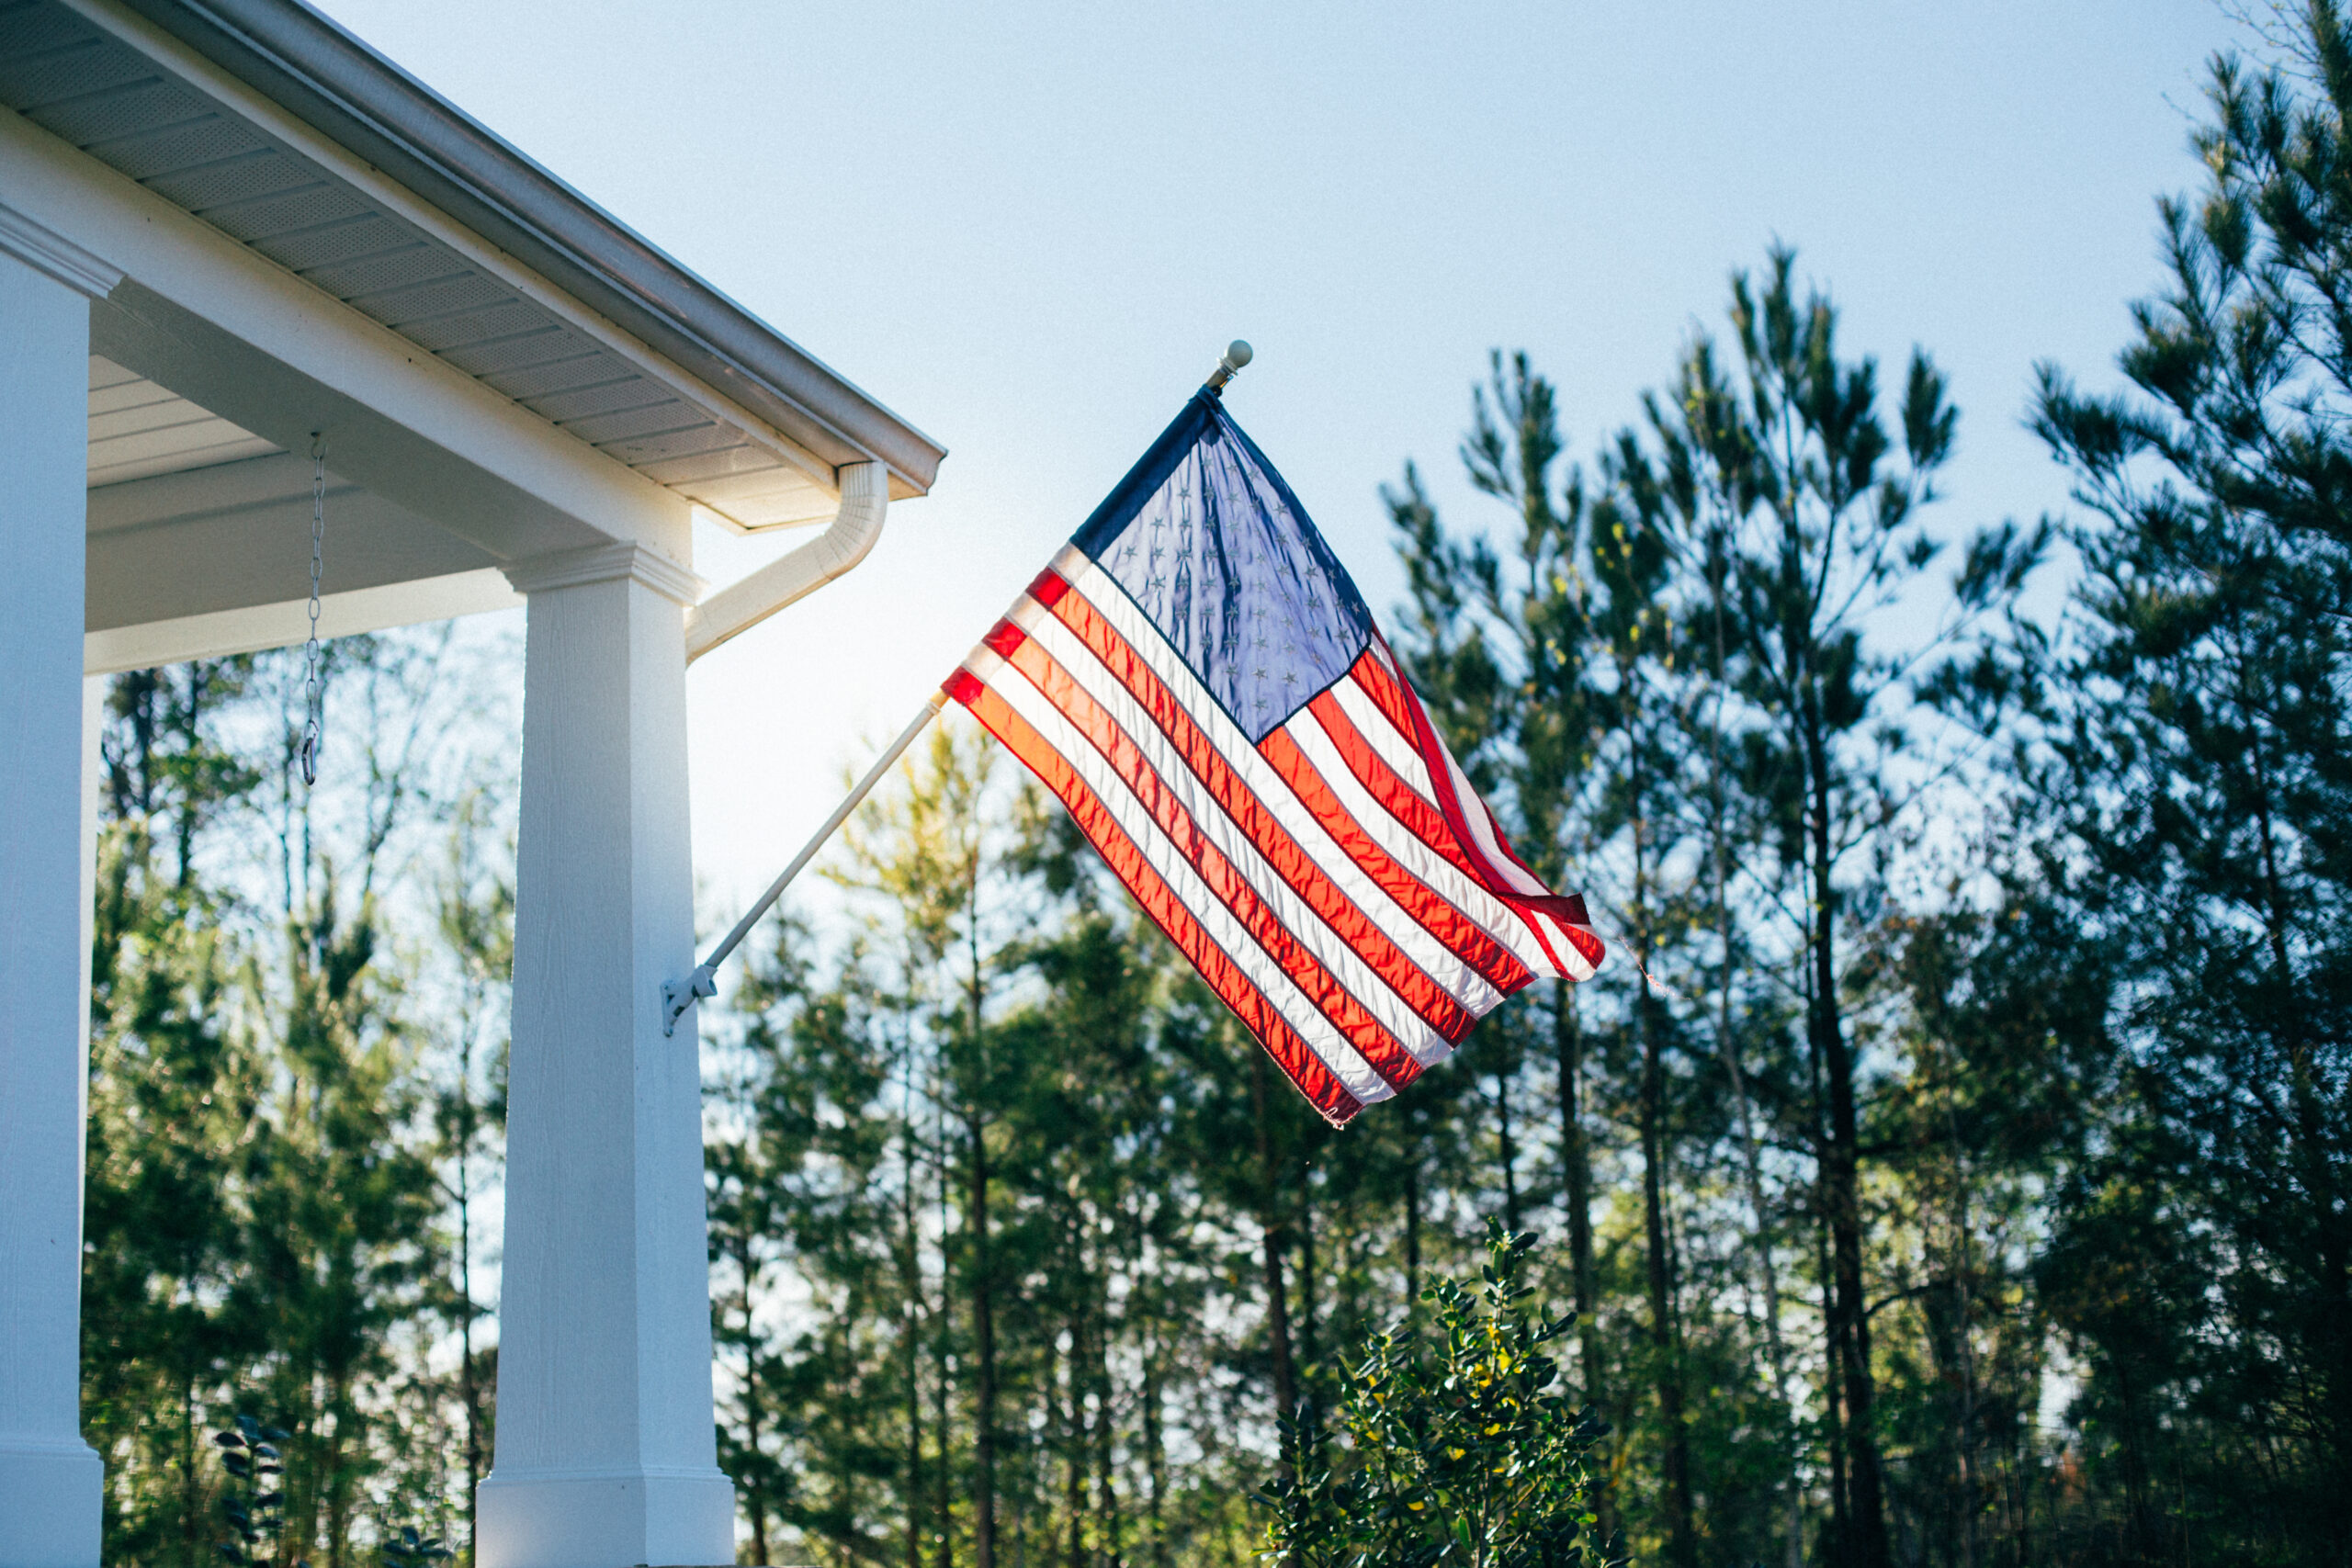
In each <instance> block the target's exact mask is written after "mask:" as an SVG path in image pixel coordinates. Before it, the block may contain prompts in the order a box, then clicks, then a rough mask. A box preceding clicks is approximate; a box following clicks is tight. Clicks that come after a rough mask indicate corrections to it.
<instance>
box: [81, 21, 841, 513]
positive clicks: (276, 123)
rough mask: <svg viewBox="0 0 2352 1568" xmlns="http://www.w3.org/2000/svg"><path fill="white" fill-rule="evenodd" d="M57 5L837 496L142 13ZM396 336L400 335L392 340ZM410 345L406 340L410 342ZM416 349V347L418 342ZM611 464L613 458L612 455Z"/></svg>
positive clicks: (677, 371) (513, 262)
mask: <svg viewBox="0 0 2352 1568" xmlns="http://www.w3.org/2000/svg"><path fill="white" fill-rule="evenodd" d="M59 3H60V4H62V5H63V6H66V7H67V8H69V9H71V10H72V11H74V14H75V15H77V16H79V17H82V18H83V19H84V20H85V21H86V22H88V23H90V24H91V25H92V26H94V27H96V28H101V29H103V30H104V31H105V32H106V33H107V35H108V36H109V37H111V38H114V39H118V40H119V41H120V42H122V43H124V44H127V45H128V46H130V48H132V49H135V50H137V51H139V52H140V53H141V54H143V55H145V56H147V57H148V58H149V59H151V60H153V61H154V62H156V64H157V65H158V66H160V67H161V68H163V69H164V70H165V71H167V72H169V73H171V74H173V75H174V76H175V77H177V78H179V79H180V80H182V81H184V82H185V83H187V85H189V86H191V87H194V88H195V89H196V90H198V92H201V93H203V94H204V95H205V96H208V97H210V98H211V99H212V100H213V101H214V102H216V103H218V104H220V106H221V107H222V108H224V109H226V110H227V111H228V112H229V113H231V114H233V115H235V116H237V117H239V118H243V119H246V120H249V121H251V122H252V123H253V124H254V125H255V126H257V127H259V128H260V129H261V130H263V131H265V132H266V133H267V134H268V135H270V136H272V137H275V138H276V139H277V140H278V141H282V142H284V143H285V144H286V146H287V147H288V148H289V149H290V150H291V151H293V152H297V153H299V154H300V155H301V156H302V157H304V158H307V159H309V160H310V161H311V162H312V163H314V164H319V165H320V166H321V167H322V168H323V169H325V170H326V171H327V172H328V173H329V174H330V175H333V176H334V177H335V178H336V179H339V180H342V181H343V182H344V183H345V184H346V185H348V186H351V187H352V188H353V189H354V190H356V191H357V192H359V193H360V195H362V196H363V197H367V198H368V200H369V201H371V202H374V203H377V204H378V205H379V206H380V207H382V208H383V209H384V210H386V211H387V212H389V213H390V214H391V215H392V216H394V217H396V218H399V219H400V220H402V221H403V222H406V223H409V224H412V225H413V226H414V227H416V228H418V229H420V230H422V231H424V233H426V234H427V235H428V236H430V237H431V238H432V239H433V240H434V241H435V242H436V243H440V244H444V245H447V246H448V247H449V248H450V249H451V250H453V251H455V252H457V253H458V255H460V256H462V257H463V258H464V259H465V260H466V262H467V263H468V264H469V265H473V266H477V267H480V268H481V270H482V271H484V272H486V273H488V274H490V275H491V276H493V277H496V278H497V279H499V280H500V281H501V282H502V283H504V284H506V285H508V286H509V287H511V288H514V289H515V291H516V292H517V293H520V294H521V295H523V296H524V297H525V298H526V299H529V300H530V301H531V302H532V303H534V304H536V305H538V306H539V307H541V308H542V309H544V310H548V311H549V312H550V313H552V314H553V315H555V316H556V317H557V318H558V319H559V320H560V321H562V322H563V323H564V324H565V325H566V326H569V327H571V328H572V329H573V330H574V331H576V332H578V333H581V334H582V335H583V336H585V337H587V338H589V339H591V340H592V341H594V342H595V343H596V344H599V345H600V346H602V347H605V348H607V349H610V350H612V351H613V352H614V353H616V354H618V355H621V356H622V357H623V358H625V359H627V360H628V361H629V362H630V363H631V364H633V365H635V366H637V367H639V369H641V370H642V371H644V372H645V373H646V374H647V375H649V376H651V377H652V378H655V379H656V380H658V381H659V382H661V383H662V385H663V386H665V387H667V388H669V389H671V390H673V391H674V392H675V393H677V394H678V396H680V397H681V398H684V399H685V400H687V401H688V402H690V403H692V404H693V405H694V406H695V408H697V409H699V410H701V411H702V412H704V413H706V414H707V415H708V416H709V417H710V418H712V419H715V420H717V421H718V422H719V423H722V424H726V425H729V426H730V427H732V428H734V429H737V430H741V431H742V432H743V434H745V435H747V436H748V437H750V438H751V439H752V441H753V442H755V443H757V444H758V445H759V446H763V447H764V448H765V449H767V450H768V451H770V452H772V453H774V454H775V456H776V457H779V458H781V459H782V460H783V461H785V462H786V463H788V464H790V465H791V466H792V467H793V468H795V469H797V471H799V472H801V473H803V474H806V475H808V476H809V479H812V480H814V481H815V482H816V483H817V484H818V485H820V487H822V488H823V489H824V490H826V491H836V490H837V488H838V487H837V482H836V480H835V479H834V474H833V466H834V465H833V463H832V462H831V461H828V460H827V459H825V458H823V457H820V456H819V455H818V454H817V453H815V452H812V451H811V450H809V448H808V447H807V446H803V445H802V444H801V443H799V442H797V441H796V440H794V439H792V438H791V437H790V436H789V435H787V434H784V433H783V432H781V431H779V430H777V429H776V427H775V423H773V422H772V421H770V420H768V419H765V418H763V417H761V416H760V415H759V414H757V413H755V412H753V411H752V410H749V409H746V408H743V407H741V406H740V405H739V404H737V403H736V402H735V401H734V400H732V399H730V398H728V397H726V396H725V395H724V394H722V393H720V392H718V390H716V389H713V388H712V387H710V386H709V385H708V384H707V382H705V381H704V380H703V379H702V378H700V377H697V376H695V375H693V374H692V373H690V372H688V371H687V370H686V369H685V368H684V367H681V366H679V365H677V364H676V363H674V362H673V360H672V359H671V358H670V357H669V356H668V355H664V354H662V353H659V352H657V351H656V350H655V349H653V348H652V347H651V346H650V345H649V344H646V343H644V342H642V341H640V340H639V338H637V337H636V336H634V335H633V334H631V333H628V332H626V331H624V330H623V329H622V328H620V327H618V326H616V324H615V323H613V322H612V321H607V320H606V319H605V317H603V316H602V315H600V314H598V313H597V312H596V311H594V310H590V309H588V308H586V307H585V306H584V305H583V304H582V301H581V299H579V298H578V297H577V296H576V295H575V294H573V293H571V292H569V291H567V290H565V289H563V288H559V287H558V286H556V285H555V284H553V283H551V282H549V281H548V279H547V278H545V277H542V276H539V275H538V274H537V272H536V271H534V270H533V269H532V268H531V267H529V266H527V265H525V264H524V263H523V262H521V261H520V260H518V259H517V258H516V257H515V256H514V255H512V254H508V253H507V252H506V251H504V250H502V249H500V248H499V247H498V246H497V245H495V244H492V243H487V242H485V240H484V239H483V238H482V237H481V235H480V234H479V233H477V232H475V231H473V230H472V229H470V228H469V227H467V226H466V225H465V224H463V223H460V222H458V221H456V220H453V219H452V218H451V217H450V215H449V214H448V213H447V212H446V211H444V210H443V209H441V208H440V207H438V206H435V204H434V203H433V202H431V201H429V200H426V199H424V198H423V197H420V196H418V195H417V194H416V193H415V192H413V191H412V190H411V189H409V188H408V187H407V186H404V185H402V184H401V182H400V181H398V180H395V179H393V178H391V177H390V176H389V175H386V174H385V173H384V172H383V171H381V170H380V169H379V168H377V167H376V166H375V165H374V164H372V163H370V162H368V161H367V160H366V159H363V158H360V157H356V156H355V155H354V154H353V152H352V151H351V150H350V149H349V148H347V147H346V146H345V145H344V144H343V143H342V142H340V141H336V140H334V138H333V137H332V136H329V135H326V134H323V133H322V132H321V131H320V130H318V129H317V128H316V127H314V126H312V125H311V123H310V122H309V121H308V120H306V119H304V118H300V117H299V116H297V115H296V114H294V113H293V112H291V111H290V110H288V108H287V107H284V106H283V105H281V104H279V103H278V102H277V101H276V100H275V99H274V98H272V97H271V96H269V95H268V94H267V93H266V92H263V91H261V90H259V89H257V88H255V87H254V86H253V85H249V84H248V83H246V82H244V81H243V80H241V79H239V78H238V77H237V76H235V75H234V74H232V73H230V72H228V71H226V70H224V69H223V68H222V67H220V65H218V64H216V63H215V62H213V61H212V60H210V59H209V58H208V57H207V56H205V55H204V54H202V53H201V52H199V51H197V50H196V49H194V48H192V47H190V46H189V45H188V44H187V43H186V42H184V41H182V40H181V39H179V38H177V37H176V36H175V35H174V34H172V33H171V32H169V31H167V30H165V29H164V28H159V27H157V26H156V25H155V24H153V22H150V21H149V20H147V19H146V18H145V17H141V16H137V15H132V14H130V13H129V12H127V11H126V10H125V9H124V8H123V7H122V6H119V5H117V4H110V3H109V0H59ZM395 335H397V334H395ZM402 341H403V342H405V341H406V340H405V339H403V340H402ZM411 346H412V347H413V345H411ZM606 460H607V461H610V459H606Z"/></svg>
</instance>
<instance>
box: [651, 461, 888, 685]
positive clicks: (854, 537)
mask: <svg viewBox="0 0 2352 1568" xmlns="http://www.w3.org/2000/svg"><path fill="white" fill-rule="evenodd" d="M840 479H841V489H842V505H841V510H840V511H839V512H837V513H834V514H833V520H832V522H831V524H829V525H826V528H825V531H824V532H823V533H822V534H820V535H818V536H817V537H815V538H813V539H811V540H809V542H808V543H807V544H805V545H803V546H801V547H799V548H798V549H797V550H795V551H793V552H792V553H791V554H790V555H788V556H786V557H784V558H782V559H780V560H773V561H770V562H769V563H768V564H767V565H765V566H763V567H762V568H760V570H757V571H755V572H753V573H752V574H751V575H750V576H749V577H746V578H744V579H743V580H742V581H740V582H734V583H730V584H729V585H728V586H727V587H725V588H722V589H720V590H719V591H718V592H716V593H714V594H712V595H711V596H710V597H709V598H707V599H706V600H704V601H703V602H702V603H701V604H697V605H695V607H694V608H693V609H690V610H688V611H687V612H686V662H687V663H689V664H692V663H693V662H694V661H695V660H697V659H700V658H701V657H702V656H703V655H704V654H706V653H708V652H709V651H710V650H711V649H714V648H717V647H718V645H719V644H720V643H722V642H726V641H728V640H729V638H731V637H741V635H742V634H743V633H745V632H747V631H750V630H751V629H752V627H753V626H758V625H759V624H760V623H761V622H762V621H764V620H766V619H767V618H768V617H769V616H770V615H775V613H776V612H777V611H779V610H781V609H783V608H785V607H786V605H788V604H796V603H797V602H798V601H800V600H802V599H805V598H807V597H808V596H809V594H811V593H814V592H817V590H818V589H820V588H822V587H823V586H825V584H827V583H828V582H831V581H833V579H835V578H837V577H840V576H842V575H843V574H845V573H846V572H848V571H849V570H851V569H852V568H854V567H855V566H856V565H857V563H858V562H860V561H862V560H864V559H865V557H866V552H868V551H869V550H871V549H873V548H874V542H875V541H876V539H879V538H880V537H881V536H882V521H883V518H884V517H885V516H886V515H888V512H889V510H890V471H889V469H888V468H885V467H884V466H883V465H882V464H880V463H851V464H847V465H845V466H844V467H842V469H841V470H840Z"/></svg>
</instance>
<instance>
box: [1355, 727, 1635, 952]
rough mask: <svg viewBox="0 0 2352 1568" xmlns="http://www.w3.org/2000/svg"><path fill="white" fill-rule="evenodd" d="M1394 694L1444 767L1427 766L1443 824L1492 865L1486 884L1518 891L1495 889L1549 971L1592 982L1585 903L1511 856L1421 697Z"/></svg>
mask: <svg viewBox="0 0 2352 1568" xmlns="http://www.w3.org/2000/svg"><path fill="white" fill-rule="evenodd" d="M1398 690H1399V692H1400V694H1401V695H1402V696H1403V699H1404V703H1405V707H1406V710H1407V712H1408V714H1409V715H1410V716H1411V717H1412V720H1413V730H1414V733H1415V734H1416V735H1417V736H1418V737H1419V750H1420V752H1421V755H1422V756H1423V757H1424V758H1434V759H1435V760H1436V761H1438V762H1439V763H1442V767H1433V768H1431V769H1430V773H1432V775H1434V776H1435V778H1436V783H1437V786H1438V799H1439V802H1440V805H1441V807H1442V809H1443V810H1444V812H1445V817H1446V820H1447V821H1448V822H1449V823H1450V824H1452V825H1453V828H1454V829H1455V831H1456V832H1457V833H1459V834H1460V835H1461V836H1462V839H1463V841H1464V842H1465V843H1466V844H1467V845H1468V846H1469V847H1470V848H1471V849H1472V850H1473V851H1474V852H1476V853H1477V854H1478V855H1479V856H1480V857H1481V858H1482V859H1484V860H1486V861H1487V863H1488V864H1489V866H1490V867H1491V874H1490V876H1489V881H1490V883H1491V882H1492V881H1494V880H1500V881H1502V882H1504V883H1507V884H1509V885H1510V888H1516V889H1518V891H1517V892H1516V893H1515V894H1514V893H1513V892H1511V891H1510V888H1497V889H1496V891H1497V892H1498V894H1500V895H1501V896H1503V897H1505V898H1507V899H1508V900H1509V902H1510V905H1511V907H1512V908H1515V909H1517V910H1518V911H1519V913H1520V916H1521V919H1524V920H1525V921H1526V922H1527V926H1528V929H1529V930H1530V931H1533V932H1534V933H1535V937H1536V940H1537V941H1539V942H1543V944H1544V953H1545V954H1546V955H1547V956H1548V957H1549V958H1550V959H1551V965H1552V968H1553V969H1554V970H1555V971H1556V972H1558V973H1560V974H1564V975H1566V976H1568V977H1569V978H1571V979H1574V980H1578V981H1583V980H1589V979H1590V978H1592V976H1593V975H1594V973H1595V971H1596V968H1597V966H1598V965H1599V964H1600V957H1601V946H1600V938H1599V937H1598V936H1595V935H1594V934H1593V932H1592V929H1591V927H1590V926H1589V925H1588V924H1587V923H1586V916H1585V913H1584V900H1583V899H1581V898H1574V899H1570V898H1562V897H1558V896H1557V895H1556V894H1554V893H1552V892H1551V891H1550V890H1549V889H1547V888H1546V887H1545V886H1544V884H1543V883H1542V882H1541V881H1540V880H1538V879H1537V877H1536V876H1535V874H1534V873H1532V872H1531V871H1529V870H1528V869H1527V867H1526V866H1525V865H1524V864H1523V863H1521V861H1520V858H1519V857H1518V856H1517V855H1516V854H1514V853H1512V852H1511V851H1510V846H1509V844H1508V843H1507V842H1506V841H1505V840H1504V839H1503V835H1502V830H1501V829H1499V828H1498V827H1496V826H1495V814H1494V812H1493V811H1491V810H1489V809H1488V808H1487V803H1486V802H1485V801H1483V800H1481V799H1479V797H1478V794H1477V792H1476V790H1474V789H1472V788H1471V787H1470V781H1469V780H1468V779H1467V778H1465V777H1464V776H1463V773H1462V765H1461V764H1460V763H1458V762H1456V761H1454V760H1453V752H1451V751H1449V750H1446V749H1445V745H1444V743H1443V742H1442V741H1441V740H1440V739H1438V738H1437V729H1436V728H1435V727H1434V726H1433V725H1431V724H1430V716H1429V714H1428V712H1427V711H1426V710H1424V709H1423V708H1422V706H1421V700H1420V698H1419V697H1418V696H1416V695H1414V694H1413V690H1412V688H1411V687H1409V686H1402V685H1400V686H1399V688H1398ZM1465 800H1466V801H1468V802H1469V803H1470V804H1471V805H1472V806H1475V807H1477V810H1476V812H1475V813H1473V812H1470V811H1469V810H1467V809H1466V808H1465V807H1464V806H1463V804H1462V803H1463V802H1464V801H1465ZM1546 925H1549V926H1550V927H1551V928H1552V930H1553V931H1556V932H1557V933H1558V934H1559V935H1560V936H1561V938H1562V939H1563V940H1564V943H1565V945H1566V947H1567V949H1568V951H1569V957H1568V958H1566V960H1563V959H1562V958H1561V957H1560V956H1559V952H1558V949H1556V948H1555V947H1554V946H1553V944H1552V941H1551V938H1550V936H1548V935H1547V934H1546V933H1545V931H1544V927H1545V926H1546Z"/></svg>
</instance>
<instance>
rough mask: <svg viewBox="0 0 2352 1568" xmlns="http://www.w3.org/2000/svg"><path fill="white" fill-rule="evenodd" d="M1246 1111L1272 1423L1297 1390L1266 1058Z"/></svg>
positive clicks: (1253, 1069) (1254, 1064)
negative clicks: (1254, 1143) (1254, 1148)
mask: <svg viewBox="0 0 2352 1568" xmlns="http://www.w3.org/2000/svg"><path fill="white" fill-rule="evenodd" d="M1250 1112H1251V1116H1252V1119H1253V1120H1254V1121H1255V1122H1256V1124H1257V1134H1258V1180H1259V1193H1260V1200H1259V1208H1258V1223H1259V1226H1260V1230H1259V1236H1258V1241H1259V1249H1260V1256H1261V1258H1262V1260H1263V1263H1264V1267H1265V1275H1266V1348H1267V1350H1268V1352H1269V1354H1270V1356H1271V1358H1272V1361H1273V1376H1274V1419H1275V1420H1276V1421H1277V1422H1282V1421H1289V1420H1293V1419H1295V1417H1296V1416H1297V1415H1298V1385H1297V1383H1296V1382H1295V1381H1294V1380H1293V1378H1292V1375H1291V1363H1290V1303H1289V1300H1288V1297H1287V1295H1286V1294H1285V1292H1283V1242H1282V1225H1281V1224H1280V1222H1279V1221H1278V1220H1277V1219H1276V1218H1275V1212H1276V1211H1275V1203H1276V1199H1275V1195H1274V1194H1275V1186H1274V1154H1273V1139H1272V1134H1271V1133H1270V1132H1269V1130H1268V1128H1267V1125H1266V1117H1267V1115H1268V1112H1269V1107H1268V1106H1267V1104H1266V1054H1265V1053H1264V1052H1262V1051H1254V1052H1252V1053H1251V1054H1250ZM1279 1468H1280V1470H1281V1472H1282V1473H1283V1477H1284V1478H1285V1479H1287V1478H1289V1477H1290V1476H1291V1475H1292V1474H1293V1473H1295V1472H1294V1471H1293V1469H1292V1463H1291V1451H1290V1444H1289V1443H1288V1442H1287V1441H1285V1442H1283V1444H1282V1451H1281V1458H1280V1461H1279Z"/></svg>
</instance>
